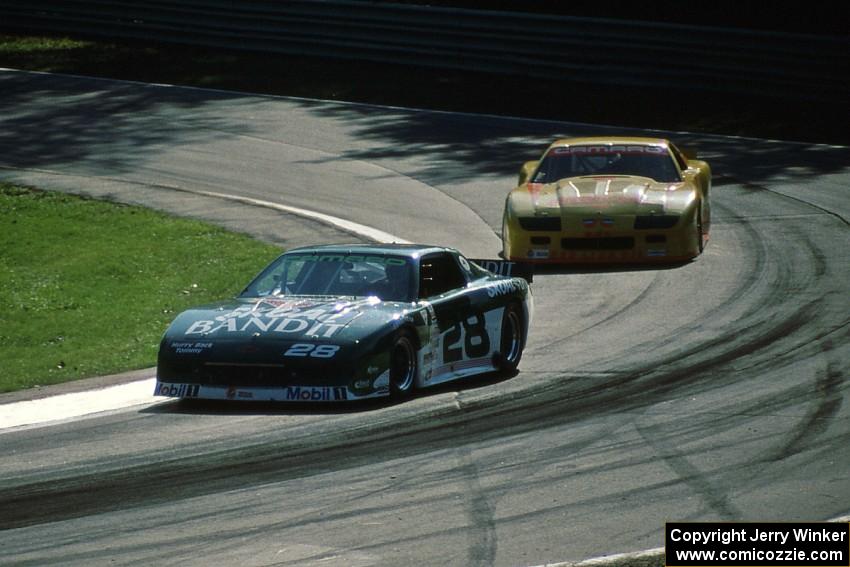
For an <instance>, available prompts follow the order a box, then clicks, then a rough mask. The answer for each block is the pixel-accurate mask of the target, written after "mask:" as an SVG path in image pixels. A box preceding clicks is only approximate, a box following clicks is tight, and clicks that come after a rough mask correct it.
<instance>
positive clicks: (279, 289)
mask: <svg viewBox="0 0 850 567" xmlns="http://www.w3.org/2000/svg"><path fill="white" fill-rule="evenodd" d="M412 272H413V263H412V261H411V260H410V259H409V258H403V257H400V256H389V255H369V254H348V253H336V254H335V253H320V254H306V253H305V254H298V253H295V254H284V255H283V256H281V257H279V258H278V259H277V260H275V261H274V262H273V263H272V264H271V265H270V266H269V267H268V268H266V269H265V270H263V272H262V273H261V274H260V275H259V276H257V277H256V278H255V279H254V281H252V282H251V283H250V284H248V287H246V288H245V291H243V292H242V294H241V297H266V296H274V295H279V296H285V295H334V296H338V295H345V296H355V297H368V296H374V297H378V298H379V299H382V300H384V301H411V297H412V296H413V290H412V286H411V283H412V282H413V278H412Z"/></svg>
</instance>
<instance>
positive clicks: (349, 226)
mask: <svg viewBox="0 0 850 567" xmlns="http://www.w3.org/2000/svg"><path fill="white" fill-rule="evenodd" d="M157 187H166V188H168V189H175V190H177V191H183V192H186V193H192V194H193V195H203V196H204V197H215V198H216V199H224V200H227V201H233V202H236V203H242V204H245V205H253V206H255V207H263V208H266V209H274V210H277V211H281V212H284V213H290V214H293V215H298V216H299V217H304V218H308V219H312V220H316V221H319V222H322V223H325V224H329V225H331V226H334V227H336V228H339V229H340V230H344V231H346V232H350V233H353V234H356V235H358V236H362V237H364V238H367V239H369V240H372V241H374V242H381V243H385V244H389V243H392V242H395V243H398V244H410V241H409V240H404V239H403V238H399V237H398V236H395V235H393V234H390V233H389V232H384V231H383V230H378V229H377V228H372V227H371V226H366V225H365V224H359V223H356V222H352V221H348V220H345V219H341V218H339V217H334V216H331V215H326V214H324V213H318V212H316V211H310V210H307V209H300V208H298V207H291V206H289V205H281V204H278V203H272V202H271V201H263V200H261V199H252V198H250V197H240V196H238V195H228V194H226V193H216V192H214V191H201V190H198V189H183V188H179V187H169V186H167V185H157Z"/></svg>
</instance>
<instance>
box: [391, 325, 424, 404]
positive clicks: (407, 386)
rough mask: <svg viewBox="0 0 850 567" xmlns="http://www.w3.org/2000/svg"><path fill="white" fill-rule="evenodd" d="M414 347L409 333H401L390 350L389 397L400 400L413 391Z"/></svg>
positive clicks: (415, 369) (414, 379)
mask: <svg viewBox="0 0 850 567" xmlns="http://www.w3.org/2000/svg"><path fill="white" fill-rule="evenodd" d="M417 368H418V364H417V360H416V345H415V344H414V342H413V335H412V334H411V333H410V331H401V332H400V333H399V334H398V335H397V336H396V338H395V340H394V341H393V346H392V348H391V349H390V395H391V396H392V397H395V398H402V397H405V396H407V395H409V394H410V393H411V392H412V391H413V386H414V383H415V381H416V373H417Z"/></svg>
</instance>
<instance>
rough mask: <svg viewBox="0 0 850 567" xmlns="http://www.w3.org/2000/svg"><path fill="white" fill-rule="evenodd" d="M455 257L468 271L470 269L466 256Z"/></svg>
mask: <svg viewBox="0 0 850 567" xmlns="http://www.w3.org/2000/svg"><path fill="white" fill-rule="evenodd" d="M457 259H458V261H459V262H460V266H461V267H462V268H463V269H464V270H466V271H467V272H468V271H469V270H470V267H469V262H467V261H466V258H464V257H463V256H458V257H457Z"/></svg>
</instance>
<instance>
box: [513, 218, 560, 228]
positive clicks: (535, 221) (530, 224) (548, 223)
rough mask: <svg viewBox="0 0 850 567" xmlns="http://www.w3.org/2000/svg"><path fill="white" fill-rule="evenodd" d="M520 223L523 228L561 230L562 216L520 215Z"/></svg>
mask: <svg viewBox="0 0 850 567" xmlns="http://www.w3.org/2000/svg"><path fill="white" fill-rule="evenodd" d="M519 225H520V226H521V227H522V228H523V230H547V231H559V230H561V218H560V217H519Z"/></svg>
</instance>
